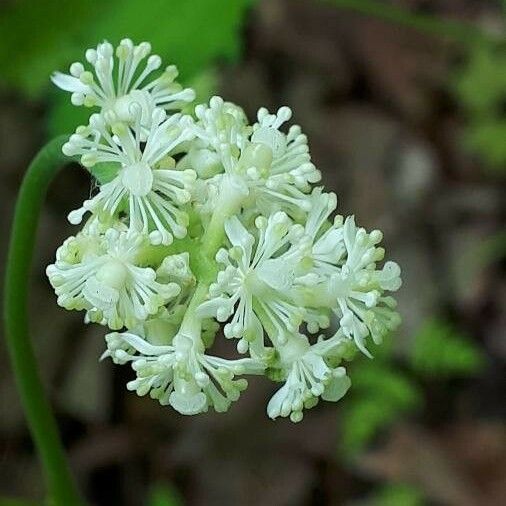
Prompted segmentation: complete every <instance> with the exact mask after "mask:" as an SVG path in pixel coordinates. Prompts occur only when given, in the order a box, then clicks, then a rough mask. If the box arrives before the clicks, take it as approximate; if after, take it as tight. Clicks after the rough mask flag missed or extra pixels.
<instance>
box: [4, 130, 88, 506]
mask: <svg viewBox="0 0 506 506" xmlns="http://www.w3.org/2000/svg"><path fill="white" fill-rule="evenodd" d="M66 140H67V137H66V136H65V137H64V136H62V137H57V138H55V139H54V140H52V141H50V142H49V143H48V144H46V146H44V147H43V148H42V149H41V150H40V151H39V153H38V154H37V156H36V157H35V158H34V159H33V161H32V163H31V164H30V166H29V167H28V171H27V172H26V175H25V177H24V179H23V183H22V184H21V189H20V191H19V195H18V200H17V203H16V208H15V213H14V222H13V225H12V230H11V238H10V245H9V253H8V256H7V267H6V273H5V292H4V319H5V336H6V341H7V348H8V351H9V355H10V359H11V362H12V368H13V371H14V376H15V378H16V382H17V386H18V389H19V394H20V398H21V402H22V404H23V407H24V410H25V414H26V418H27V421H28V426H29V428H30V431H31V434H32V437H33V439H34V442H35V445H36V447H37V450H38V453H39V456H40V459H41V461H42V467H43V471H44V475H45V480H46V483H47V489H48V493H49V498H50V504H54V505H56V506H74V505H82V504H83V502H82V500H81V498H80V496H79V493H78V491H77V488H76V486H75V484H74V480H73V477H72V474H71V472H70V469H69V465H68V463H67V460H66V457H65V452H64V449H63V445H62V442H61V440H60V438H59V435H58V428H57V425H56V420H55V417H54V415H53V413H52V411H51V407H50V404H49V402H48V400H47V398H46V395H45V392H44V387H43V385H42V381H41V377H40V374H39V370H38V367H37V361H36V358H35V353H34V350H33V346H32V343H31V341H30V335H29V325H28V286H29V282H30V268H31V263H32V257H33V250H34V246H35V239H36V232H37V225H38V221H39V214H40V209H41V207H42V203H43V201H44V197H45V194H46V190H47V188H48V186H49V183H50V182H51V180H52V179H53V176H54V175H55V174H56V173H57V172H58V170H59V169H60V168H61V167H62V166H63V165H64V164H65V163H68V161H69V159H68V158H67V157H65V156H64V155H63V154H62V152H61V148H62V145H63V143H64V142H65V141H66Z"/></svg>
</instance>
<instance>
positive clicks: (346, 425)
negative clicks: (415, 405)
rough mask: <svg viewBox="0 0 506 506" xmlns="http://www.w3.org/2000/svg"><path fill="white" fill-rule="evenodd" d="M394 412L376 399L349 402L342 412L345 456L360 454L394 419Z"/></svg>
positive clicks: (367, 398) (369, 398)
mask: <svg viewBox="0 0 506 506" xmlns="http://www.w3.org/2000/svg"><path fill="white" fill-rule="evenodd" d="M396 415H397V413H396V411H395V409H393V408H392V406H390V405H389V404H383V403H382V402H380V401H379V400H378V399H377V398H376V397H374V396H371V397H365V396H362V397H360V398H357V399H355V400H353V401H349V402H348V403H347V406H346V410H344V411H343V420H342V444H343V450H344V452H345V454H346V455H348V456H354V455H356V454H358V453H360V452H361V451H362V450H363V449H364V448H365V446H367V444H368V443H370V442H371V440H372V439H373V438H374V437H375V436H376V435H377V434H378V432H379V431H381V430H382V429H384V428H385V427H388V426H389V425H390V424H391V423H392V422H393V421H394V420H395V418H396Z"/></svg>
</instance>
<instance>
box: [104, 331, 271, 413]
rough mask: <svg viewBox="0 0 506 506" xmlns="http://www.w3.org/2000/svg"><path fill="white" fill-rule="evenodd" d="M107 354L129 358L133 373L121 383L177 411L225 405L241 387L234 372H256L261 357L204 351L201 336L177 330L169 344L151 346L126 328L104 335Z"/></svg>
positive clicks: (260, 369) (222, 408)
mask: <svg viewBox="0 0 506 506" xmlns="http://www.w3.org/2000/svg"><path fill="white" fill-rule="evenodd" d="M107 344H108V353H107V354H108V355H109V356H111V357H112V358H113V360H115V361H116V362H120V363H126V362H131V364H132V369H133V370H134V371H135V372H136V374H137V378H136V379H135V380H133V381H130V382H129V383H128V384H127V388H128V389H129V390H134V391H136V392H137V394H138V395H141V396H142V395H146V394H148V393H149V395H150V396H151V398H153V399H158V401H159V402H160V404H162V405H167V404H170V405H171V406H172V407H173V408H174V409H175V410H176V411H178V412H179V413H181V414H183V415H194V414H197V413H203V412H206V411H207V410H208V409H209V407H212V408H213V409H214V410H215V411H217V412H219V413H221V412H224V411H227V410H228V409H229V407H230V404H231V403H232V402H233V401H236V400H237V399H238V398H239V396H240V394H241V392H242V391H243V390H245V389H246V387H247V386H248V382H247V380H246V379H244V378H241V379H235V376H237V375H244V374H262V373H263V370H264V366H263V364H262V363H261V362H259V361H257V360H254V359H249V358H242V359H237V360H227V359H223V358H219V357H214V356H211V355H206V354H205V353H204V346H203V344H202V343H201V342H198V341H197V342H195V340H194V339H193V338H192V337H191V336H187V335H184V334H182V333H180V334H177V335H176V336H175V337H174V340H173V342H172V344H170V345H163V346H155V345H152V344H150V343H149V342H148V341H146V340H144V339H143V338H142V337H140V336H137V335H135V334H133V333H130V332H125V333H122V334H118V333H114V334H109V336H107Z"/></svg>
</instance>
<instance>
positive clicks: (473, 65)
mask: <svg viewBox="0 0 506 506" xmlns="http://www.w3.org/2000/svg"><path fill="white" fill-rule="evenodd" d="M455 90H456V92H457V95H458V97H459V98H460V100H461V102H462V105H463V106H464V108H465V109H466V110H467V111H468V112H469V113H471V114H477V115H485V116H489V115H495V114H496V113H497V105H498V104H500V103H501V102H502V101H504V99H505V98H506V96H505V94H506V53H505V52H504V50H499V47H495V46H490V45H477V46H476V47H474V48H473V50H472V51H471V52H470V53H469V55H468V60H467V63H466V64H465V65H464V67H463V68H461V69H460V71H459V72H458V74H457V77H456V80H455Z"/></svg>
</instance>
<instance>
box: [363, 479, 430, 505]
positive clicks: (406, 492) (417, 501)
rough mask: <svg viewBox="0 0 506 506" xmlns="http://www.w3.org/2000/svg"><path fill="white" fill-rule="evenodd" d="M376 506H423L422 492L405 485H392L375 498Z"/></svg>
mask: <svg viewBox="0 0 506 506" xmlns="http://www.w3.org/2000/svg"><path fill="white" fill-rule="evenodd" d="M372 504H374V505H375V506H423V505H424V504H426V503H425V501H424V498H423V495H422V493H421V492H420V490H418V489H417V488H415V487H413V486H412V485H407V484H405V483H391V484H387V485H385V486H384V487H382V488H381V489H380V490H379V491H378V492H377V493H376V494H375V496H374V498H373V501H372Z"/></svg>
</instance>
